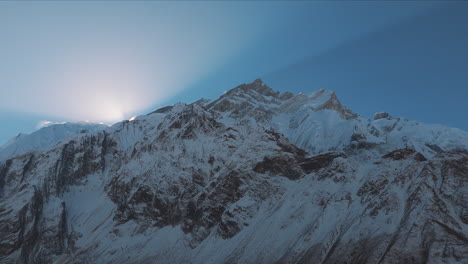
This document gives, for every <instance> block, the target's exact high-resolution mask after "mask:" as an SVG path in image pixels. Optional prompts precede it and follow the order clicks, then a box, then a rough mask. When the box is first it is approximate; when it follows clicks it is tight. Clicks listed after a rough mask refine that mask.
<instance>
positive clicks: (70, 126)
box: [0, 122, 107, 160]
mask: <svg viewBox="0 0 468 264" xmlns="http://www.w3.org/2000/svg"><path fill="white" fill-rule="evenodd" d="M105 128H107V126H106V125H102V124H94V123H88V122H79V123H63V124H54V125H49V126H46V127H43V128H41V129H39V130H37V131H35V132H33V133H31V134H19V135H17V136H16V137H14V138H12V139H10V140H9V141H8V142H7V143H5V144H4V145H3V146H0V160H5V159H6V158H9V157H13V156H18V155H21V154H24V153H27V152H31V151H43V150H46V149H49V148H51V147H53V146H54V145H55V144H57V143H59V142H61V141H63V140H66V139H68V138H70V137H73V136H76V135H78V134H85V133H93V132H96V131H100V130H103V129H105Z"/></svg>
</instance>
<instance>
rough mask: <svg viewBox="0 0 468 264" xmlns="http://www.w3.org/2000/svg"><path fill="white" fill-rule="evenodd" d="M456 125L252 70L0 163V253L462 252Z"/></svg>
mask: <svg viewBox="0 0 468 264" xmlns="http://www.w3.org/2000/svg"><path fill="white" fill-rule="evenodd" d="M467 197H468V134H467V133H466V132H464V131H461V130H457V129H451V128H446V127H443V126H439V125H426V124H420V123H418V122H415V121H409V120H405V119H400V118H392V117H390V116H389V115H388V114H385V113H379V114H377V115H376V117H375V119H374V120H368V119H366V118H363V117H361V116H359V115H357V114H355V113H353V112H352V111H351V110H349V109H348V108H346V107H345V106H343V105H342V104H341V103H340V102H339V100H338V98H337V96H336V95H335V94H334V93H333V92H330V91H326V90H321V91H317V92H315V93H313V94H311V95H305V94H297V95H294V94H291V93H279V92H276V91H274V90H272V89H271V88H269V87H268V86H267V85H265V84H264V83H263V82H262V81H261V80H256V81H254V82H253V83H250V84H244V85H241V86H239V87H236V88H234V89H232V90H230V91H229V92H227V93H225V94H223V95H222V96H221V97H220V98H218V99H216V100H212V101H206V100H200V101H197V102H195V103H193V104H176V105H174V106H170V107H165V108H162V109H158V110H156V111H154V112H153V113H151V114H149V115H146V116H140V117H137V118H136V119H134V120H132V121H123V122H121V123H118V124H116V125H114V126H112V127H110V128H108V129H105V130H101V131H95V132H93V133H88V134H79V135H75V136H70V137H68V138H67V139H64V140H62V141H61V142H60V143H58V144H56V145H54V146H50V147H48V148H47V149H45V150H44V151H40V152H38V151H35V152H25V153H23V154H22V155H19V156H14V157H10V158H8V159H6V160H4V161H3V162H0V262H1V263H17V262H20V263H464V261H465V260H466V259H467V258H468V250H467V249H468V235H467V234H468V227H467V224H468V207H467V204H468V200H467Z"/></svg>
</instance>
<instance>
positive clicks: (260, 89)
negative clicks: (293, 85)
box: [231, 79, 279, 96]
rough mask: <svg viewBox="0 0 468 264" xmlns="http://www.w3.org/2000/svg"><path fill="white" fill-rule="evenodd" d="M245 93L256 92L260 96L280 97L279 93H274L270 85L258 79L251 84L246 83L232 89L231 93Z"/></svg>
mask: <svg viewBox="0 0 468 264" xmlns="http://www.w3.org/2000/svg"><path fill="white" fill-rule="evenodd" d="M239 90H240V91H243V92H247V93H250V92H251V91H255V92H257V93H258V94H261V95H264V96H276V95H279V92H276V91H274V90H273V89H271V88H270V87H269V86H268V85H266V84H265V83H264V82H263V81H262V80H261V79H256V80H255V81H253V82H251V83H244V84H241V85H239V86H237V87H236V88H234V89H232V90H231V91H239Z"/></svg>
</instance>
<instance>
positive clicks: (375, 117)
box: [374, 112, 392, 120]
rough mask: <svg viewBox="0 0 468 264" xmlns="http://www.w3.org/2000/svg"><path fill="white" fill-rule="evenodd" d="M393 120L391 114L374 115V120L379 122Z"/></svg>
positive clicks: (378, 113) (380, 113) (379, 113)
mask: <svg viewBox="0 0 468 264" xmlns="http://www.w3.org/2000/svg"><path fill="white" fill-rule="evenodd" d="M384 118H386V119H391V118H392V117H391V116H390V114H388V113H386V112H377V113H375V114H374V120H379V119H384Z"/></svg>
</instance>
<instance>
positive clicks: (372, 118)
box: [0, 78, 468, 147]
mask: <svg viewBox="0 0 468 264" xmlns="http://www.w3.org/2000/svg"><path fill="white" fill-rule="evenodd" d="M257 79H260V80H262V81H263V79H262V78H256V79H255V80H257ZM255 80H252V81H250V82H244V83H240V84H239V85H242V84H250V83H252V82H254V81H255ZM263 82H264V84H265V85H267V86H268V87H270V88H271V89H272V90H274V91H278V90H276V89H275V88H274V87H271V86H270V85H269V84H268V83H266V82H265V81H263ZM239 85H237V86H234V87H232V88H230V89H228V90H226V91H225V92H227V91H229V90H232V89H234V88H236V87H238V86H239ZM320 90H326V91H330V92H333V93H335V94H336V96H337V98H338V100H340V103H341V104H342V105H343V106H345V107H347V108H348V109H350V110H351V111H352V112H354V113H356V114H357V115H358V116H360V117H363V118H367V119H369V120H374V115H375V114H377V113H388V114H389V115H390V116H391V117H392V118H395V119H404V120H411V121H416V122H420V123H425V122H421V121H419V120H414V119H410V118H406V117H404V116H394V115H392V113H391V112H388V111H385V110H383V111H375V112H374V114H373V115H372V116H365V115H362V114H360V113H358V112H355V111H354V110H353V109H352V108H350V107H348V106H347V105H346V103H344V102H343V101H342V100H341V99H340V95H339V94H338V93H336V91H334V90H330V89H325V88H322V89H317V90H311V91H309V92H295V93H293V94H301V93H303V94H307V95H312V94H314V93H316V92H318V91H320ZM225 92H223V93H222V94H220V95H219V96H218V97H215V98H199V99H198V100H201V99H207V100H210V101H213V100H216V99H218V98H219V97H220V96H222V95H223V94H224V93H225ZM279 92H282V93H284V92H290V91H279ZM198 100H194V101H191V102H182V101H180V102H176V103H173V104H167V105H162V106H160V107H156V108H155V109H153V110H150V111H149V112H148V113H143V114H140V115H137V116H134V117H132V118H130V119H122V120H119V121H116V122H113V123H104V122H92V121H88V120H81V121H62V122H52V121H47V120H43V122H44V123H46V124H44V125H42V126H38V127H36V129H35V130H34V131H31V132H29V133H26V132H19V133H18V134H17V135H15V136H13V137H11V138H9V139H7V140H6V141H5V142H0V147H1V146H3V145H5V144H6V143H8V141H9V140H11V139H13V138H15V137H17V136H19V135H20V134H31V133H34V132H36V131H38V130H40V129H42V128H46V127H49V126H53V125H64V124H96V125H105V126H107V127H112V126H114V125H115V124H118V123H120V122H124V121H129V120H131V119H133V118H135V117H139V116H146V115H149V114H151V112H153V111H156V110H158V109H161V108H164V107H167V106H173V105H175V104H178V103H182V104H192V103H195V102H196V101H198ZM425 124H427V125H440V126H445V127H448V128H454V129H459V130H462V131H464V132H466V133H468V131H467V130H464V129H461V128H457V127H450V126H447V125H444V124H440V123H425Z"/></svg>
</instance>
